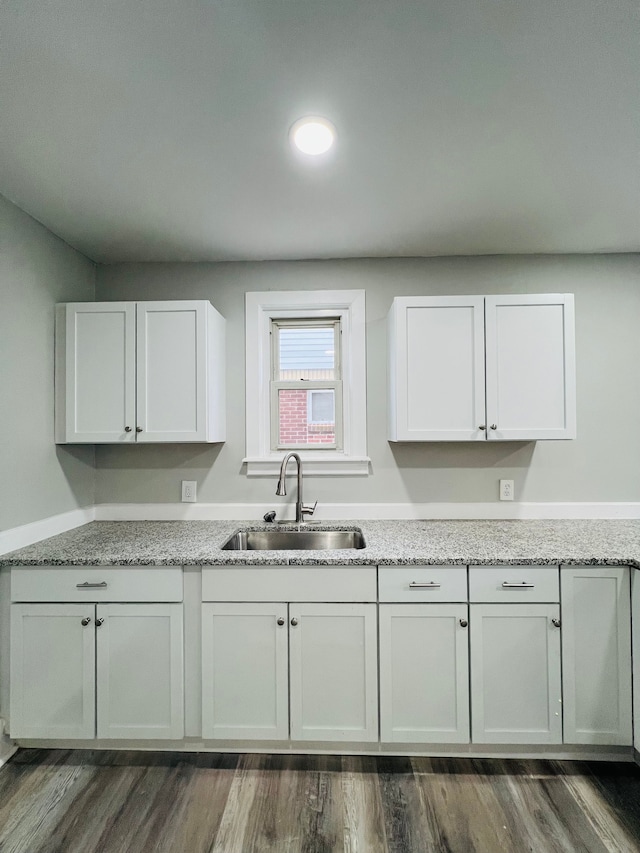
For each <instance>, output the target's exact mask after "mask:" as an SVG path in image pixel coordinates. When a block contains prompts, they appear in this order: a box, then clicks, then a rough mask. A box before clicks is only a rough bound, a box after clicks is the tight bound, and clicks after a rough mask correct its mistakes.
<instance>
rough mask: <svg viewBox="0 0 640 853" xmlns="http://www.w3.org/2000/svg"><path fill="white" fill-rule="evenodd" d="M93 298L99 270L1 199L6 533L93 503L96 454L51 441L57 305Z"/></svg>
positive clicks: (2, 507) (0, 506) (0, 467)
mask: <svg viewBox="0 0 640 853" xmlns="http://www.w3.org/2000/svg"><path fill="white" fill-rule="evenodd" d="M94 291H95V265H94V264H93V263H91V261H88V260H87V259H86V258H85V257H84V256H83V255H81V254H79V253H78V252H76V251H75V250H74V249H71V248H70V247H69V246H68V245H67V244H66V243H64V242H63V241H62V240H60V239H58V238H57V237H55V236H54V235H53V234H52V233H51V232H50V231H48V230H47V229H46V228H44V227H43V226H42V225H40V224H39V223H38V222H36V221H35V220H34V219H32V218H31V217H30V216H28V215H27V214H26V213H23V212H22V211H21V210H20V209H19V208H17V207H16V206H15V205H13V204H11V203H10V202H9V201H7V200H6V199H5V198H3V197H2V196H0V401H1V402H0V411H1V413H2V415H1V417H0V447H1V448H2V452H1V454H0V482H1V483H2V490H1V491H0V530H6V529H8V528H11V527H16V526H18V525H20V524H26V523H28V522H31V521H38V520H40V519H42V518H46V517H48V516H51V515H56V514H57V513H61V512H66V511H67V510H72V509H77V508H78V507H83V506H88V505H91V504H93V503H94V483H95V475H94V451H93V448H92V447H82V448H72V447H68V448H57V447H56V445H55V444H54V434H53V332H54V305H55V303H56V302H70V301H91V300H93V298H94Z"/></svg>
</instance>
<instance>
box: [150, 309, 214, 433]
mask: <svg viewBox="0 0 640 853" xmlns="http://www.w3.org/2000/svg"><path fill="white" fill-rule="evenodd" d="M137 317H138V319H137V332H138V338H137V367H138V384H137V404H138V405H137V427H138V429H139V430H140V432H138V434H137V440H138V441H140V442H152V441H206V438H207V428H206V427H207V425H206V402H207V396H206V392H207V338H206V329H207V317H206V304H205V303H204V302H197V301H194V302H185V301H177V302H138V303H137Z"/></svg>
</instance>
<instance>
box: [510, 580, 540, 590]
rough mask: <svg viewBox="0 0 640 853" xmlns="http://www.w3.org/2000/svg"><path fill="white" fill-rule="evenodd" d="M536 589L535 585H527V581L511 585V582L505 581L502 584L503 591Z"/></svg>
mask: <svg viewBox="0 0 640 853" xmlns="http://www.w3.org/2000/svg"><path fill="white" fill-rule="evenodd" d="M534 587H535V584H534V583H527V582H526V581H522V582H521V583H511V582H510V581H504V582H503V584H502V589H533V588H534Z"/></svg>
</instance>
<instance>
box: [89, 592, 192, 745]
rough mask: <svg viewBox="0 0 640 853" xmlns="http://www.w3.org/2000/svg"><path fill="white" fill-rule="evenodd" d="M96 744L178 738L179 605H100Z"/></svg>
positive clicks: (181, 690)
mask: <svg viewBox="0 0 640 853" xmlns="http://www.w3.org/2000/svg"><path fill="white" fill-rule="evenodd" d="M96 616H97V619H96V625H97V628H96V637H97V647H96V659H97V717H98V737H99V738H153V739H160V738H170V739H174V738H181V737H182V736H183V734H184V688H183V683H184V677H183V663H182V659H183V651H182V646H183V642H182V634H183V632H182V605H181V604H99V605H98V607H97V614H96Z"/></svg>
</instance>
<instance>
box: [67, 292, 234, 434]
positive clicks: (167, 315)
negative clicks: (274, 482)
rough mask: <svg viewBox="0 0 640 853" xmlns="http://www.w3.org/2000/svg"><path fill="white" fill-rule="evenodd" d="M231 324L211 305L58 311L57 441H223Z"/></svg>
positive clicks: (76, 306) (84, 306)
mask: <svg viewBox="0 0 640 853" xmlns="http://www.w3.org/2000/svg"><path fill="white" fill-rule="evenodd" d="M224 330H225V321H224V318H223V317H222V316H221V315H220V314H219V313H218V312H217V311H216V310H215V308H214V307H213V306H212V305H211V303H209V302H205V301H175V302H174V301H171V302H95V303H67V304H64V305H58V306H57V309H56V442H57V443H58V444H65V443H83V442H89V443H131V442H188V441H200V442H215V441H224V439H225V417H224V346H225V338H224Z"/></svg>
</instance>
